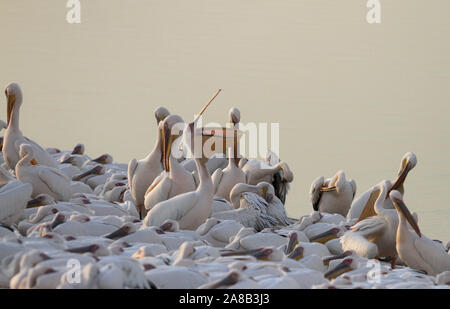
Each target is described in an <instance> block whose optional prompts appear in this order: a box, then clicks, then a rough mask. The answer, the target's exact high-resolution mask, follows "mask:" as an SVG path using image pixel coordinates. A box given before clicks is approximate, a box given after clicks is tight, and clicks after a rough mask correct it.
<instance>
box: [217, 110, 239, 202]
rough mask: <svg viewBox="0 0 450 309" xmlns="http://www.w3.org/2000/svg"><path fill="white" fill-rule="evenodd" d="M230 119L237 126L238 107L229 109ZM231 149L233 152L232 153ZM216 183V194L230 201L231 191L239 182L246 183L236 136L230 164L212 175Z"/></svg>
mask: <svg viewBox="0 0 450 309" xmlns="http://www.w3.org/2000/svg"><path fill="white" fill-rule="evenodd" d="M228 114H229V121H230V123H232V124H233V126H234V127H235V126H236V125H238V124H239V121H240V119H241V116H240V112H239V110H238V109H237V108H235V107H234V108H232V109H230V111H229V113H228ZM231 151H232V152H233V153H231ZM211 177H212V182H213V185H214V194H215V195H217V196H219V197H223V198H225V199H226V200H228V201H230V192H231V190H232V189H233V187H234V186H235V185H236V184H238V183H245V173H244V172H243V171H242V169H241V168H240V167H239V158H238V137H237V136H236V137H234V145H233V147H232V148H230V154H229V158H228V166H227V167H226V168H224V169H220V168H219V169H216V171H215V172H214V174H213V175H212V176H211Z"/></svg>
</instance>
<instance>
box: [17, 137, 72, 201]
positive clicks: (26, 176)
mask: <svg viewBox="0 0 450 309" xmlns="http://www.w3.org/2000/svg"><path fill="white" fill-rule="evenodd" d="M33 151H34V150H33V147H32V146H31V145H29V144H22V145H21V146H20V157H21V158H22V159H21V160H20V161H19V162H18V163H17V165H16V176H17V178H18V179H19V180H20V181H22V182H24V183H29V184H31V185H32V186H33V197H35V196H37V195H39V194H42V193H45V194H48V195H50V196H52V197H53V198H55V199H56V200H58V201H68V200H69V199H70V197H71V195H72V190H71V187H70V180H69V179H68V178H67V176H66V175H65V174H63V173H62V172H60V171H59V170H58V169H56V168H51V167H48V166H44V165H32V164H31V160H32V158H33V157H34V152H33Z"/></svg>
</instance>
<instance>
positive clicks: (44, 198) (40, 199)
mask: <svg viewBox="0 0 450 309" xmlns="http://www.w3.org/2000/svg"><path fill="white" fill-rule="evenodd" d="M52 204H56V201H55V199H54V198H53V197H51V196H50V195H48V194H39V195H38V196H36V198H34V199H32V200H30V201H28V203H27V208H34V207H40V206H45V205H52Z"/></svg>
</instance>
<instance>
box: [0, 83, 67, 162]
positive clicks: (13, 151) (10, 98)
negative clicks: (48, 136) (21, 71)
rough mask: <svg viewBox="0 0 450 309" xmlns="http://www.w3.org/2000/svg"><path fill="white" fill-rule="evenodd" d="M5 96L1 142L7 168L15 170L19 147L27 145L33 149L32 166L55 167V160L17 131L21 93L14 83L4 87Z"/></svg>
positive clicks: (18, 157)
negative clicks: (3, 130) (4, 116)
mask: <svg viewBox="0 0 450 309" xmlns="http://www.w3.org/2000/svg"><path fill="white" fill-rule="evenodd" d="M5 95H6V99H7V122H8V128H7V129H6V132H5V136H4V141H3V150H2V151H3V157H4V158H5V162H6V164H7V165H8V167H9V168H10V169H12V170H14V169H15V167H16V164H17V162H19V160H20V155H19V151H20V145H21V144H23V143H26V144H29V145H30V146H31V147H32V148H33V158H32V159H33V160H32V162H33V164H39V165H46V166H50V167H57V166H58V163H57V162H56V160H55V159H54V158H53V157H52V156H51V155H50V154H49V153H48V152H47V151H46V150H45V149H43V148H42V147H41V146H39V145H38V144H37V143H35V142H33V141H32V140H30V139H28V138H26V137H24V136H23V135H22V132H21V131H20V129H19V112H20V106H21V105H22V91H21V90H20V87H19V85H18V84H16V83H11V84H9V85H8V86H6V89H5Z"/></svg>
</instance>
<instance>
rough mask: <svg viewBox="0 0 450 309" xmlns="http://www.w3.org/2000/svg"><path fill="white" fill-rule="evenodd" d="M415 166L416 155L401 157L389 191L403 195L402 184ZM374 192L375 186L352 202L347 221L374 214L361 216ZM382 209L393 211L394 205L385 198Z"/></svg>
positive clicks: (410, 153)
mask: <svg viewBox="0 0 450 309" xmlns="http://www.w3.org/2000/svg"><path fill="white" fill-rule="evenodd" d="M416 164H417V158H416V155H415V154H414V153H412V152H408V153H406V154H405V155H404V156H403V158H402V161H401V162H400V169H399V171H398V177H397V180H396V181H395V182H394V183H393V184H392V183H390V187H389V191H392V190H398V191H400V192H401V193H402V194H404V188H403V184H404V182H405V179H406V176H407V175H408V173H409V172H410V171H411V170H412V169H413V168H414V167H415V166H416ZM374 190H376V186H374V187H372V188H370V189H369V190H367V191H366V192H364V193H363V194H361V195H360V196H359V197H357V198H356V199H355V200H354V201H353V203H352V207H351V208H350V211H349V212H348V215H347V219H348V220H352V219H358V218H360V217H367V216H371V215H374V213H366V214H363V210H364V206H365V205H366V204H367V203H368V200H369V197H370V196H371V193H372V192H373V191H374ZM386 197H389V193H388V194H387V195H386ZM384 208H389V209H394V205H392V201H391V200H390V199H389V198H386V200H385V201H384ZM359 220H361V219H359Z"/></svg>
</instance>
